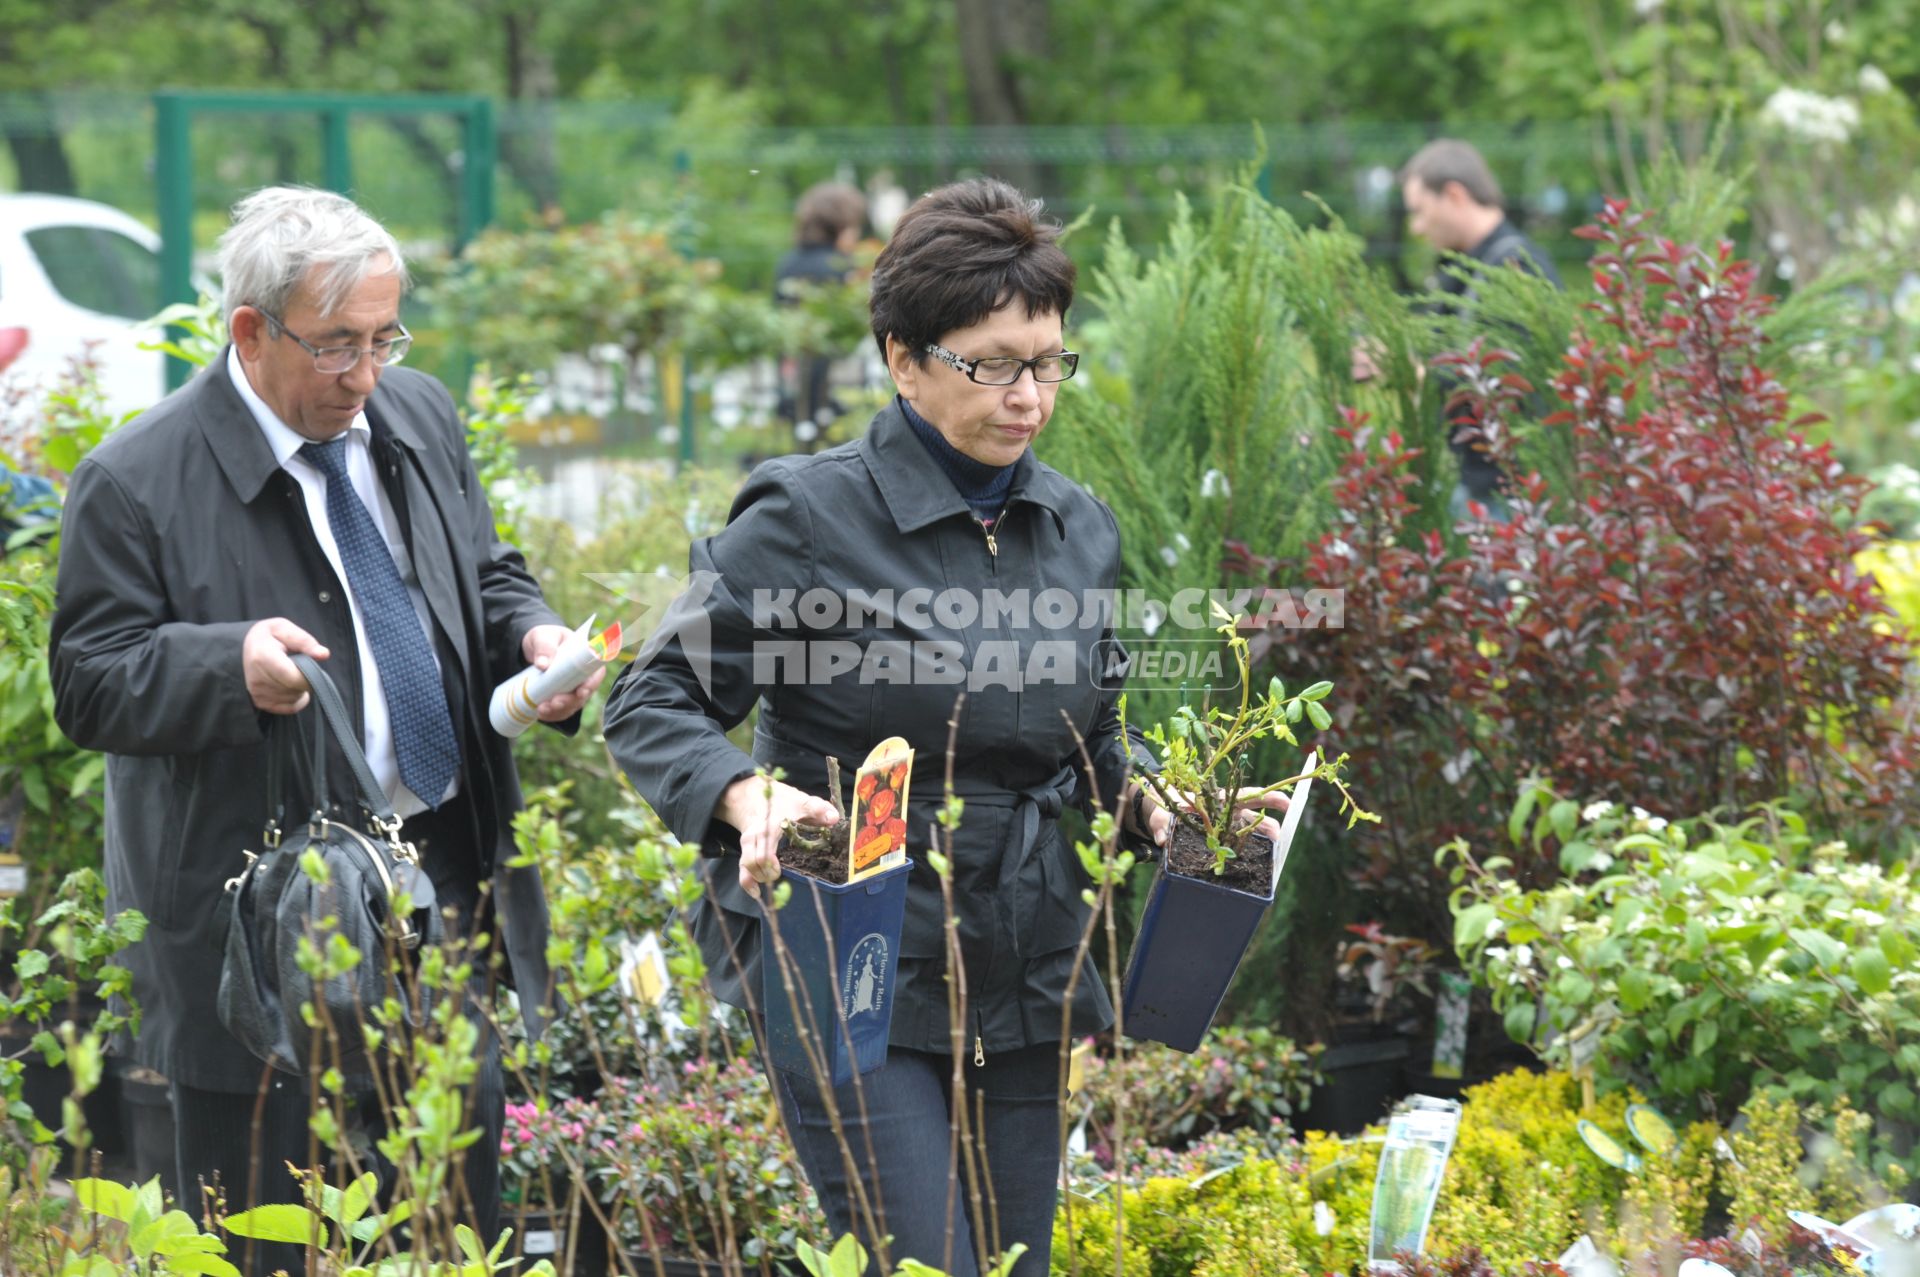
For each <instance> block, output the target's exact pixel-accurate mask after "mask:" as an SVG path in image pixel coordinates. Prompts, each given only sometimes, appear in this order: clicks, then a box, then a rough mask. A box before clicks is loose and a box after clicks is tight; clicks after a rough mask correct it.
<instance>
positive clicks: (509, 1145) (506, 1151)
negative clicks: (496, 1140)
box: [500, 1139, 513, 1157]
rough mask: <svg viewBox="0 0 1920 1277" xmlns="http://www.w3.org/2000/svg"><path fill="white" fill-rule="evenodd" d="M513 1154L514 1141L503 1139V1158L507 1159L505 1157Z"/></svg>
mask: <svg viewBox="0 0 1920 1277" xmlns="http://www.w3.org/2000/svg"><path fill="white" fill-rule="evenodd" d="M512 1152H513V1141H512V1140H510V1139H503V1140H501V1141H500V1155H501V1156H502V1157H505V1156H508V1155H510V1154H511V1153H512Z"/></svg>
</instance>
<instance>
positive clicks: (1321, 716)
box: [1306, 701, 1333, 732]
mask: <svg viewBox="0 0 1920 1277" xmlns="http://www.w3.org/2000/svg"><path fill="white" fill-rule="evenodd" d="M1306 705H1307V719H1308V720H1309V721H1310V722H1312V724H1313V725H1314V726H1315V727H1316V728H1318V729H1319V730H1321V731H1323V732H1324V731H1326V730H1327V729H1328V728H1330V727H1332V726H1333V715H1331V714H1329V713H1327V707H1326V706H1325V705H1322V704H1320V702H1318V701H1308V702H1307V703H1306Z"/></svg>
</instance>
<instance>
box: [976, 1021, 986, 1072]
mask: <svg viewBox="0 0 1920 1277" xmlns="http://www.w3.org/2000/svg"><path fill="white" fill-rule="evenodd" d="M985 1034H986V1024H985V1021H983V1020H982V1019H981V1018H980V1011H979V1008H977V1007H976V1008H975V1009H974V1012H973V1067H974V1068H976V1069H978V1068H984V1067H986V1063H987V1041H986V1037H985Z"/></svg>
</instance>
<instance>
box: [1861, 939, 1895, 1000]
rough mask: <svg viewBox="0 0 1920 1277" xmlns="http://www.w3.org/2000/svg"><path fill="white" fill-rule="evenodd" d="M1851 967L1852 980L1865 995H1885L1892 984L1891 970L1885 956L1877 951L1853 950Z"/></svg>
mask: <svg viewBox="0 0 1920 1277" xmlns="http://www.w3.org/2000/svg"><path fill="white" fill-rule="evenodd" d="M1852 967H1853V978H1854V979H1855V980H1857V981H1859V982H1860V988H1861V989H1862V990H1864V991H1865V992H1867V993H1885V992H1886V991H1887V989H1888V988H1889V987H1890V986H1891V985H1892V984H1893V968H1892V967H1891V966H1889V965H1888V963H1887V955H1886V954H1884V953H1882V952H1880V950H1878V949H1856V950H1854V951H1853V960H1852Z"/></svg>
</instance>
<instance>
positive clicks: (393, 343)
mask: <svg viewBox="0 0 1920 1277" xmlns="http://www.w3.org/2000/svg"><path fill="white" fill-rule="evenodd" d="M254 309H255V310H260V308H259V307H258V306H256V307H254ZM260 313H261V314H262V315H265V316H266V317H267V322H268V323H269V324H272V325H273V326H274V327H275V328H277V329H279V330H280V331H281V332H283V333H285V334H286V335H287V336H289V337H291V338H293V339H294V340H295V341H296V342H299V343H300V349H302V350H304V351H306V352H307V353H308V354H309V355H312V356H313V370H314V371H315V372H318V373H323V374H325V375H326V376H329V377H335V376H338V375H339V374H341V373H343V372H352V371H353V369H354V368H355V367H356V366H358V364H359V363H360V359H361V357H362V356H363V355H372V356H373V362H374V363H376V364H378V365H379V366H380V367H382V368H385V367H386V366H387V365H388V364H397V363H399V362H400V361H401V360H402V359H405V358H406V357H407V351H408V350H410V349H411V348H412V346H413V334H412V333H410V332H408V331H407V327H406V325H405V324H401V325H399V329H400V335H399V336H398V337H389V338H387V340H385V341H376V342H374V343H373V345H371V346H316V345H314V344H313V343H312V342H310V341H308V340H307V339H306V338H304V337H302V336H301V335H300V334H299V333H297V332H295V331H293V329H291V328H289V327H287V326H286V325H285V324H284V323H282V322H280V317H279V316H278V315H275V314H273V313H272V312H271V311H265V310H261V311H260Z"/></svg>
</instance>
